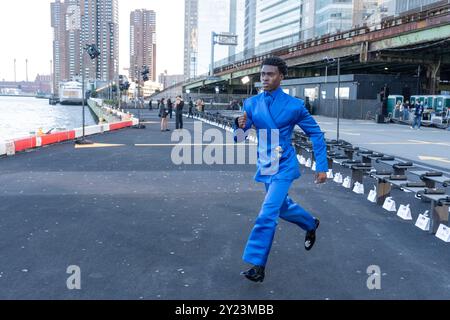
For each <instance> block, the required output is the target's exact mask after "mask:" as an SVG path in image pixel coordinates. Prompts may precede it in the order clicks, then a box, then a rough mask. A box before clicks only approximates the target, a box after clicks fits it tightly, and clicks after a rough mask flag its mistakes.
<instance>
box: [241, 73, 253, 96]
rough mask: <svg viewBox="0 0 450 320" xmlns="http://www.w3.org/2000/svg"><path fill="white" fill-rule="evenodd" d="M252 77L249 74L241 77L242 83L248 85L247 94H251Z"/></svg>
mask: <svg viewBox="0 0 450 320" xmlns="http://www.w3.org/2000/svg"><path fill="white" fill-rule="evenodd" d="M250 81H251V79H250V77H249V76H245V77H243V78H242V79H241V82H242V84H244V85H247V95H248V96H249V95H250Z"/></svg>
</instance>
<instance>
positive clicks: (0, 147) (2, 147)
mask: <svg viewBox="0 0 450 320" xmlns="http://www.w3.org/2000/svg"><path fill="white" fill-rule="evenodd" d="M4 155H6V141H0V156H4Z"/></svg>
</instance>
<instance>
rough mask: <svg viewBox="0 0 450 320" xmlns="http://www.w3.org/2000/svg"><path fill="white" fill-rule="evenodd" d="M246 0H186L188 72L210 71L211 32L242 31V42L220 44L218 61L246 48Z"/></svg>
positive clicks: (190, 75) (240, 38) (202, 72)
mask: <svg viewBox="0 0 450 320" xmlns="http://www.w3.org/2000/svg"><path fill="white" fill-rule="evenodd" d="M244 9H245V0H229V1H223V0H185V37H184V39H185V46H184V74H185V77H186V78H194V77H196V76H198V75H200V74H205V73H207V72H208V70H209V67H210V64H211V36H212V32H215V33H224V32H226V33H233V34H237V35H238V46H237V47H227V46H221V45H216V47H215V55H214V57H215V61H217V60H220V59H223V58H228V57H229V56H232V55H234V54H235V53H236V52H241V51H242V50H243V48H244V23H245V22H244V13H245V12H244Z"/></svg>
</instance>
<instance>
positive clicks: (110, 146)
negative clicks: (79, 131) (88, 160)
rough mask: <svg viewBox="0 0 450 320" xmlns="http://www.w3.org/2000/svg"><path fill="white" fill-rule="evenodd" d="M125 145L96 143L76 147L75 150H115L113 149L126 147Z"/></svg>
mask: <svg viewBox="0 0 450 320" xmlns="http://www.w3.org/2000/svg"><path fill="white" fill-rule="evenodd" d="M124 146H125V145H124V144H108V143H94V144H86V145H78V144H76V145H75V149H90V148H113V147H124Z"/></svg>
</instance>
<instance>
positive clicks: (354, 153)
mask: <svg viewBox="0 0 450 320" xmlns="http://www.w3.org/2000/svg"><path fill="white" fill-rule="evenodd" d="M326 143H327V158H328V165H329V169H330V170H331V172H332V169H333V167H334V165H336V164H337V165H339V166H340V167H344V168H348V169H350V170H351V188H354V187H355V184H362V183H363V178H364V177H370V178H372V179H375V181H376V198H375V200H374V202H376V203H377V204H379V205H384V204H385V203H386V201H388V200H390V199H391V197H390V196H391V191H392V189H393V188H397V189H400V190H402V191H405V192H408V193H411V194H414V195H415V197H416V198H418V199H422V201H426V202H429V203H430V204H431V205H430V206H431V207H430V210H429V212H431V217H430V226H429V232H430V233H433V234H434V233H436V232H438V229H439V228H443V229H444V231H445V232H450V228H448V227H449V219H448V218H449V206H450V195H449V194H448V192H447V187H448V186H450V177H448V176H445V175H444V173H443V172H440V171H427V170H423V169H421V168H420V166H418V165H416V164H414V163H412V162H409V161H404V160H401V159H398V158H396V157H393V156H390V155H385V154H382V153H379V152H375V151H372V150H365V149H364V150H363V149H361V148H358V147H355V146H353V145H352V144H351V143H348V142H346V141H342V140H339V141H336V140H326ZM293 144H294V146H295V148H296V151H297V154H298V155H304V154H308V156H311V159H312V162H314V161H315V158H314V151H313V147H312V144H311V142H310V140H309V139H308V137H307V136H306V135H305V134H304V133H302V132H300V131H296V132H295V133H294V138H293ZM377 164H383V165H384V166H385V167H388V170H380V169H376V168H375V167H378V168H380V166H379V165H377ZM407 173H410V175H407ZM414 176H415V177H417V178H418V179H414V180H412V179H411V178H412V177H414ZM329 177H330V178H331V177H332V174H331V175H329Z"/></svg>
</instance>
